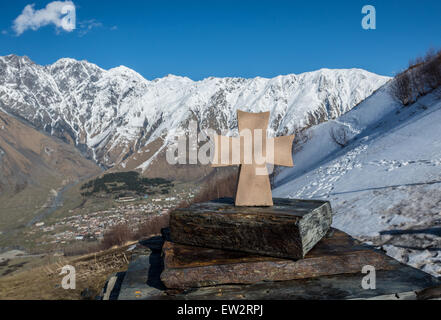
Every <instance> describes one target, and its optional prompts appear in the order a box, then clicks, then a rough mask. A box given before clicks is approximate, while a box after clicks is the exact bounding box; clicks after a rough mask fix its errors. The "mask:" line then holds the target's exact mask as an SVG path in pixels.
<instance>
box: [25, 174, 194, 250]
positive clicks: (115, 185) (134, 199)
mask: <svg viewBox="0 0 441 320" xmlns="http://www.w3.org/2000/svg"><path fill="white" fill-rule="evenodd" d="M81 189H82V190H83V194H82V195H83V197H84V199H85V200H84V201H86V200H88V199H89V200H90V201H92V202H93V201H94V200H95V201H99V202H102V200H106V201H107V203H108V207H107V208H102V209H99V210H93V209H87V207H91V208H93V206H92V205H90V206H87V205H86V208H84V205H83V206H82V207H81V208H75V209H71V210H69V211H68V214H67V215H66V216H64V217H60V218H58V219H47V220H46V221H39V222H37V223H35V224H33V225H32V226H31V227H30V228H29V229H28V231H26V232H25V235H26V238H27V239H28V240H26V241H29V242H30V241H33V242H35V243H38V245H39V246H44V247H47V248H52V249H56V250H59V249H62V248H63V247H65V246H67V245H69V244H72V243H79V242H81V241H84V242H86V241H87V242H99V241H101V240H102V239H103V236H104V234H105V233H106V232H107V231H109V230H110V229H112V228H113V227H115V226H120V225H125V226H128V227H129V228H130V229H132V230H136V228H137V227H138V226H139V225H141V224H143V223H145V222H147V221H148V220H150V219H152V218H155V217H160V216H164V215H167V214H168V213H169V211H170V210H171V209H172V208H175V207H176V206H177V205H179V204H180V203H182V202H183V201H189V200H191V199H192V198H193V197H194V194H195V189H193V188H191V187H182V186H179V187H175V186H174V185H173V184H172V183H171V182H169V181H167V180H164V179H148V178H141V177H138V174H137V173H133V172H130V173H117V174H106V175H104V176H103V177H101V178H97V179H95V180H91V181H89V182H88V183H85V184H84V185H83V186H82V187H81ZM86 203H87V202H86ZM31 239H32V240H31Z"/></svg>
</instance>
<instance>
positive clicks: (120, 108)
mask: <svg viewBox="0 0 441 320" xmlns="http://www.w3.org/2000/svg"><path fill="white" fill-rule="evenodd" d="M388 80H389V78H388V77H382V76H378V75H376V74H372V73H370V72H367V71H364V70H360V69H348V70H328V69H321V70H318V71H314V72H308V73H303V74H299V75H294V74H290V75H286V76H278V77H276V78H273V79H265V78H259V77H258V78H253V79H242V78H207V79H204V80H201V81H192V80H190V79H189V78H185V77H178V76H173V75H169V76H167V77H164V78H160V79H155V80H152V81H149V80H146V79H144V78H143V77H142V76H141V75H139V74H138V73H136V72H135V71H133V70H131V69H128V68H126V67H122V66H121V67H118V68H114V69H110V70H104V69H101V68H99V67H98V66H96V65H94V64H92V63H88V62H86V61H76V60H73V59H61V60H59V61H57V62H55V63H54V64H52V65H48V66H40V65H38V64H35V63H33V62H32V61H31V60H29V59H28V58H27V57H18V56H15V55H9V56H5V57H0V108H1V109H2V110H3V111H5V112H7V113H9V114H12V115H15V116H17V117H20V118H22V119H25V120H26V121H28V122H29V123H31V124H32V125H34V126H35V127H36V128H38V129H40V130H44V131H46V132H48V133H49V134H51V135H53V136H56V137H58V138H61V139H63V140H64V141H65V142H68V143H71V144H72V145H75V146H76V147H77V148H78V149H80V150H81V151H82V152H83V153H84V154H86V155H87V156H88V157H89V158H91V159H93V160H95V161H96V163H98V164H99V165H101V166H103V167H105V168H115V169H140V170H143V171H146V170H147V171H150V172H153V173H151V175H158V176H160V175H162V176H169V175H172V176H174V177H176V176H179V174H178V173H177V172H176V170H179V167H176V168H170V167H169V166H167V165H166V164H164V161H162V160H163V159H164V150H165V148H166V146H167V145H168V143H169V142H170V141H171V140H172V139H173V138H174V136H175V135H176V134H177V133H178V132H182V131H185V130H186V128H187V127H188V121H190V120H196V121H197V122H198V123H199V126H200V128H207V127H210V128H214V129H219V130H221V129H227V130H228V129H231V128H234V127H235V126H236V110H237V109H242V110H245V111H254V112H258V111H267V110H270V111H271V122H270V123H271V130H270V132H271V133H272V134H273V135H279V134H290V133H293V132H295V131H296V130H298V129H299V128H303V127H307V126H309V125H313V124H317V123H320V122H322V121H325V120H328V119H333V118H336V117H338V116H340V115H341V114H343V113H345V112H347V111H348V110H350V109H351V108H353V107H354V106H356V105H357V104H358V103H359V102H361V101H363V100H364V99H365V98H366V97H368V96H369V95H371V94H372V92H374V91H375V90H376V89H377V88H379V87H380V86H382V85H383V84H384V83H385V82H387V81H388ZM154 160H156V161H154Z"/></svg>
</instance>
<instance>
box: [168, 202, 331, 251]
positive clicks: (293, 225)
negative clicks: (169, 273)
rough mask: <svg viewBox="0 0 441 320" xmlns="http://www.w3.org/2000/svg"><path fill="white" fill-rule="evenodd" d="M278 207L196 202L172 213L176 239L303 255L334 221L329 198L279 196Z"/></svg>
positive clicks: (197, 243) (196, 244)
mask: <svg viewBox="0 0 441 320" xmlns="http://www.w3.org/2000/svg"><path fill="white" fill-rule="evenodd" d="M273 201H274V206H272V207H235V206H234V201H233V199H230V198H225V199H219V200H216V201H210V202H204V203H196V204H193V205H191V206H190V207H188V208H181V209H177V210H174V211H173V212H172V213H171V215H170V236H171V239H172V241H173V242H176V243H181V244H188V245H194V246H201V247H208V248H216V249H228V250H235V251H241V252H248V253H254V254H258V255H268V256H273V257H280V258H290V259H301V258H303V257H304V256H305V254H306V253H307V252H308V251H309V250H311V249H312V248H313V247H314V245H315V244H316V243H317V242H318V241H320V239H322V238H323V236H325V234H326V232H327V231H328V230H329V228H330V226H331V223H332V211H331V206H330V204H329V202H327V201H318V200H292V199H278V198H275V199H273Z"/></svg>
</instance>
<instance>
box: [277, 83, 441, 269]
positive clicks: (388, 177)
mask: <svg viewBox="0 0 441 320" xmlns="http://www.w3.org/2000/svg"><path fill="white" fill-rule="evenodd" d="M440 90H441V88H440V89H438V90H435V91H434V92H432V93H430V94H428V95H426V96H424V97H422V98H420V99H419V100H418V101H417V102H416V103H414V104H413V105H410V106H409V107H403V106H402V105H401V104H399V103H398V102H396V101H395V100H394V99H393V98H392V96H391V94H390V85H389V84H386V85H385V86H383V87H382V88H380V89H379V90H378V91H377V92H376V93H374V94H373V95H372V96H370V97H369V98H367V99H366V100H365V101H363V102H362V103H361V104H359V105H358V106H357V107H356V108H354V109H352V110H351V111H349V112H347V113H346V114H344V115H342V116H341V117H339V118H337V119H335V120H333V121H328V122H326V123H322V124H320V125H317V126H314V127H312V128H310V129H308V130H307V131H306V132H305V140H306V142H305V143H304V144H303V145H302V146H301V147H300V148H298V152H295V153H294V164H295V165H294V167H293V168H287V169H284V170H283V171H282V172H281V173H280V174H279V175H278V177H277V179H276V183H277V185H278V187H277V188H276V189H275V190H274V192H273V195H274V196H278V197H290V198H314V199H325V200H329V201H331V205H332V207H333V211H334V214H335V216H334V224H333V226H334V227H336V228H339V229H342V230H343V231H346V232H348V233H349V234H351V235H353V236H356V237H358V238H360V239H361V240H364V241H367V242H371V243H373V244H374V245H376V246H379V247H382V248H383V249H384V250H385V251H386V252H387V254H389V255H391V256H392V257H394V258H396V259H398V260H400V261H402V262H404V263H408V264H410V265H412V266H415V267H418V268H421V269H423V270H424V271H426V272H429V273H431V274H433V275H436V276H440V275H441V237H440V236H441V125H440V124H441V91H440Z"/></svg>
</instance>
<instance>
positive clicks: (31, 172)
mask: <svg viewBox="0 0 441 320" xmlns="http://www.w3.org/2000/svg"><path fill="white" fill-rule="evenodd" d="M100 172H101V170H100V168H99V167H98V166H97V165H96V164H95V163H94V162H93V161H90V160H87V159H85V158H84V157H83V156H82V155H81V153H80V152H79V151H78V150H77V149H76V148H74V147H73V146H72V145H67V144H66V143H64V142H62V141H61V140H59V139H57V138H55V137H51V136H48V135H45V134H43V133H41V132H39V131H38V130H36V129H34V128H32V127H30V126H28V125H26V124H24V123H22V122H21V121H19V120H17V119H15V118H14V117H12V116H10V115H7V114H5V113H3V112H0V203H1V205H0V235H1V233H2V231H3V230H4V228H5V227H6V226H8V227H10V226H18V225H22V224H26V223H27V222H28V220H30V219H31V217H33V216H34V214H35V213H37V212H40V211H42V210H43V209H42V208H43V207H45V205H46V204H48V203H49V202H50V200H51V199H52V198H53V197H54V196H55V195H56V193H57V190H59V189H60V188H62V187H63V186H67V185H69V184H71V183H75V182H76V181H78V180H80V179H81V178H84V177H87V176H91V175H95V174H98V173H100Z"/></svg>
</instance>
